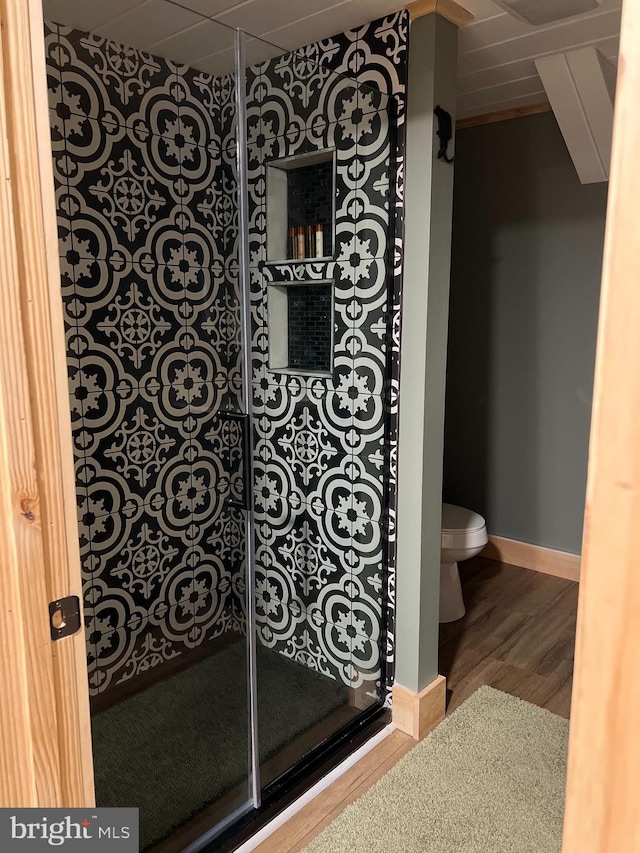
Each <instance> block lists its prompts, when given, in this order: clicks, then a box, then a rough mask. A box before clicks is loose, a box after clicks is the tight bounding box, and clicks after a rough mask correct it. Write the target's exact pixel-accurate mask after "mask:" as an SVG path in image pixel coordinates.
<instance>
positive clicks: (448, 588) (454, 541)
mask: <svg viewBox="0 0 640 853" xmlns="http://www.w3.org/2000/svg"><path fill="white" fill-rule="evenodd" d="M488 541H489V540H488V537H487V525H486V523H485V520H484V518H483V517H482V516H481V515H478V513H477V512H472V511H471V510H470V509H463V507H461V506H454V505H453V504H445V503H443V504H442V542H441V550H440V622H455V621H456V620H457V619H462V617H463V616H464V614H465V612H466V611H465V606H464V600H463V598H462V589H461V587H460V573H459V572H458V563H459V562H460V561H461V560H470V559H471V557H476V556H477V555H478V554H479V553H480V551H482V549H483V548H484V546H485V545H486V544H487V542H488Z"/></svg>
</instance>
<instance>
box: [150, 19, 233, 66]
mask: <svg viewBox="0 0 640 853" xmlns="http://www.w3.org/2000/svg"><path fill="white" fill-rule="evenodd" d="M234 40H235V30H232V29H231V28H230V27H225V26H223V25H222V24H218V23H217V22H215V21H209V20H207V19H206V18H203V19H202V20H201V21H200V22H199V23H197V24H196V25H195V26H193V27H189V28H188V29H186V30H181V31H180V32H179V33H176V35H172V36H169V38H166V39H163V40H162V41H158V42H155V43H153V44H150V45H149V47H148V49H149V50H150V51H151V53H155V54H157V55H160V56H164V57H166V58H168V59H173V60H174V62H184V63H186V64H189V63H190V64H192V65H193V64H194V63H195V62H196V60H197V59H199V58H200V57H203V56H211V55H212V54H214V53H220V51H222V50H228V49H229V48H231V49H233V45H234Z"/></svg>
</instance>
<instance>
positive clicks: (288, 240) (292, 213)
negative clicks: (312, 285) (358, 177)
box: [266, 148, 336, 263]
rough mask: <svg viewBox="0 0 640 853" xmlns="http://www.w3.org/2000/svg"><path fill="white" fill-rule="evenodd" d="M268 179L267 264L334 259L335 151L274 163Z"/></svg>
mask: <svg viewBox="0 0 640 853" xmlns="http://www.w3.org/2000/svg"><path fill="white" fill-rule="evenodd" d="M266 180H267V188H266V189H267V211H266V213H267V262H268V263H289V262H291V261H294V262H295V263H312V262H316V263H317V262H318V261H330V260H333V251H334V250H333V247H334V244H335V195H336V154H335V149H333V148H327V149H324V150H323V151H313V152H311V153H309V154H296V155H294V156H292V157H285V158H283V159H281V160H272V161H271V162H270V163H268V164H267V168H266ZM291 229H294V231H295V235H292V233H291ZM309 229H310V230H309ZM301 230H302V236H301V235H300V231H301ZM319 235H321V236H319Z"/></svg>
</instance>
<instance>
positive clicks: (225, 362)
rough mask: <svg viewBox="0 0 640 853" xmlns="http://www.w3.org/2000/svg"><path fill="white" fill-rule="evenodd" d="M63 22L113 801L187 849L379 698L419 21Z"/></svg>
mask: <svg viewBox="0 0 640 853" xmlns="http://www.w3.org/2000/svg"><path fill="white" fill-rule="evenodd" d="M43 5H44V20H45V25H44V26H45V47H46V67H47V77H48V89H49V99H50V102H49V106H50V124H51V138H52V152H53V160H54V176H55V192H56V201H57V212H58V229H59V246H60V264H61V274H62V298H63V302H64V316H65V330H66V339H67V356H68V370H69V404H70V409H71V412H72V422H73V423H72V426H73V441H74V449H75V464H76V484H77V503H78V525H79V536H80V547H81V556H82V566H83V585H84V614H85V627H86V639H87V660H88V678H89V690H90V696H91V706H92V731H93V747H94V766H95V779H96V798H97V803H98V805H101V806H139V807H140V822H141V844H142V847H144V848H148V849H151V848H153V849H156V850H158V851H160V850H166V851H168V850H182V849H187V848H188V847H189V846H190V845H192V846H193V847H192V849H196V848H197V847H198V846H202V845H203V844H204V843H205V842H206V840H207V839H210V838H212V837H214V836H215V833H216V832H219V831H220V830H221V829H222V828H225V827H226V826H228V825H229V824H230V823H233V821H235V820H236V819H237V818H238V817H239V816H241V815H242V814H243V813H245V812H249V811H250V810H252V809H254V808H256V807H258V806H259V805H260V802H261V799H262V798H263V797H265V796H266V797H268V795H269V791H270V790H271V789H272V787H273V786H274V785H275V784H278V785H280V784H281V783H282V782H283V780H286V778H287V774H290V773H291V772H292V770H293V769H294V768H296V767H298V766H299V763H300V761H301V760H303V759H305V758H308V756H309V755H310V754H313V753H314V752H315V751H317V750H319V749H321V748H323V747H325V746H326V745H327V744H328V743H330V741H331V739H332V738H333V737H334V736H335V735H336V734H337V733H339V732H341V731H343V730H344V729H345V726H348V725H350V724H353V722H354V721H357V720H360V719H362V718H363V715H364V716H366V715H367V714H369V715H371V714H373V713H375V712H376V711H377V710H378V709H380V708H382V707H383V705H384V704H385V702H386V700H387V695H388V688H389V684H390V679H391V677H392V664H393V580H394V557H395V552H394V522H393V520H394V509H395V448H396V432H397V424H396V420H397V416H396V413H397V374H398V351H399V316H400V290H401V277H402V162H403V139H404V135H403V131H404V92H405V72H406V39H407V16H406V13H398V14H394V15H391V16H389V17H388V18H385V19H382V20H380V21H376V22H374V23H372V24H366V25H363V26H360V27H358V28H357V29H353V30H350V31H348V32H345V33H343V34H341V35H337V36H335V37H332V38H327V39H324V40H323V41H321V42H319V43H315V44H312V45H310V46H307V47H302V48H299V49H295V50H289V51H286V50H284V49H282V48H278V47H276V46H275V45H274V44H273V43H271V42H270V41H266V40H264V39H260V38H256V37H253V36H250V35H247V34H245V32H243V31H242V30H241V29H237V27H238V26H246V24H249V27H248V28H249V29H251V27H250V19H247V18H244V19H241V18H239V17H238V16H239V15H241V12H242V10H241V8H238V9H236V10H235V11H234V9H233V8H232V7H233V6H234V5H235V6H237V5H238V4H232V3H226V4H225V3H217V4H212V3H207V2H204V0H190V2H187V0H185V2H184V3H175V2H170V0H123V2H121V3H118V4H116V5H117V9H116V8H115V6H114V4H113V3H111V2H106V0H105V2H103V3H92V4H87V3H86V2H83V0H77V2H75V0H64V2H63V0H44V3H43ZM246 5H247V4H240V6H246ZM248 5H249V6H252V5H254V4H252V3H250V4H248ZM209 6H210V7H211V9H213V6H216V10H218V11H219V10H222V11H220V13H219V17H220V21H218V20H213V19H212V18H213V16H214V15H215V16H218V11H215V12H212V13H211V16H210V17H207V15H206V14H203V11H204V12H205V13H206V12H207V8H208V7H209ZM192 7H193V8H192ZM222 7H226V8H222ZM225 22H226V23H225ZM274 41H276V42H277V34H274ZM284 43H285V44H287V41H286V40H285V41H284ZM203 839H204V840H203Z"/></svg>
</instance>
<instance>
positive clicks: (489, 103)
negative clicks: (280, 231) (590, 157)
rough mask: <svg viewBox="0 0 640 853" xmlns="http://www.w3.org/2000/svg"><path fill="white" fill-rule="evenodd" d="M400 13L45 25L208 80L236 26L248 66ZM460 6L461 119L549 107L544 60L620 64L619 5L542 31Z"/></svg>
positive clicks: (195, 6)
mask: <svg viewBox="0 0 640 853" xmlns="http://www.w3.org/2000/svg"><path fill="white" fill-rule="evenodd" d="M400 5H401V2H399V0H241V2H238V0H43V6H44V15H45V17H46V18H47V19H48V20H52V21H56V22H57V23H62V24H67V25H70V26H74V27H77V28H78V29H83V30H89V31H91V32H94V33H96V34H98V35H103V36H107V37H108V38H112V39H114V40H115V41H119V42H122V43H124V44H127V45H129V46H130V47H136V48H140V49H144V50H147V51H149V52H151V53H154V54H156V55H158V56H163V57H166V58H170V59H173V60H175V61H177V62H184V63H187V64H189V65H192V66H193V67H195V68H199V69H201V70H203V71H208V72H209V73H212V74H225V73H229V72H230V71H232V70H233V35H234V28H236V27H241V28H243V29H245V30H247V31H248V32H250V33H251V34H252V35H253V36H256V37H259V38H253V39H250V40H249V41H248V44H247V61H248V62H249V63H253V62H259V61H262V60H264V59H268V58H270V57H272V56H276V55H278V54H280V53H282V52H283V51H284V50H291V49H293V48H296V47H301V46H302V45H305V44H309V43H310V42H313V41H317V40H318V39H321V38H325V37H326V36H330V35H333V34H335V33H340V32H344V31H345V30H348V29H351V28H352V27H355V26H358V25H360V24H362V23H365V22H366V21H370V20H373V19H374V18H377V17H380V16H382V15H384V14H386V13H388V12H391V11H394V10H395V9H397V8H398V7H399V6H400ZM461 5H463V6H464V7H465V8H467V9H468V10H469V11H470V12H472V13H473V15H474V16H475V17H474V20H473V21H471V22H470V23H469V24H467V25H466V26H464V27H463V28H462V29H461V30H460V37H459V57H458V92H459V97H458V117H459V118H468V117H471V116H474V115H481V114H484V113H488V112H494V111H496V110H503V109H510V108H512V107H518V106H525V105H527V104H533V103H539V102H541V101H546V95H545V92H544V89H543V87H542V83H541V81H540V78H539V76H538V74H537V71H536V67H535V62H534V60H535V59H536V58H539V57H541V56H546V55H549V54H552V53H557V52H560V51H566V50H570V49H572V48H577V47H581V46H585V45H592V46H595V47H597V48H598V49H599V50H600V51H601V52H602V54H603V56H604V57H606V58H607V59H609V60H611V61H614V62H615V61H616V59H617V54H618V36H619V32H620V8H621V5H622V0H605V2H604V3H603V5H602V6H601V7H600V8H599V9H598V10H597V11H595V12H590V13H586V14H583V15H579V16H576V17H574V18H569V19H566V20H564V21H559V22H557V23H555V24H548V25H545V26H542V27H534V26H533V25H531V24H526V23H524V22H523V21H520V20H518V19H517V18H514V17H512V16H511V15H509V14H508V13H507V12H505V11H504V10H503V9H501V8H500V7H499V6H497V5H496V4H495V3H493V2H491V0H462V2H461ZM212 17H215V19H216V21H218V22H219V23H215V22H213V21H211V20H209V18H212ZM222 25H224V26H222ZM276 45H277V46H278V47H276Z"/></svg>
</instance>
